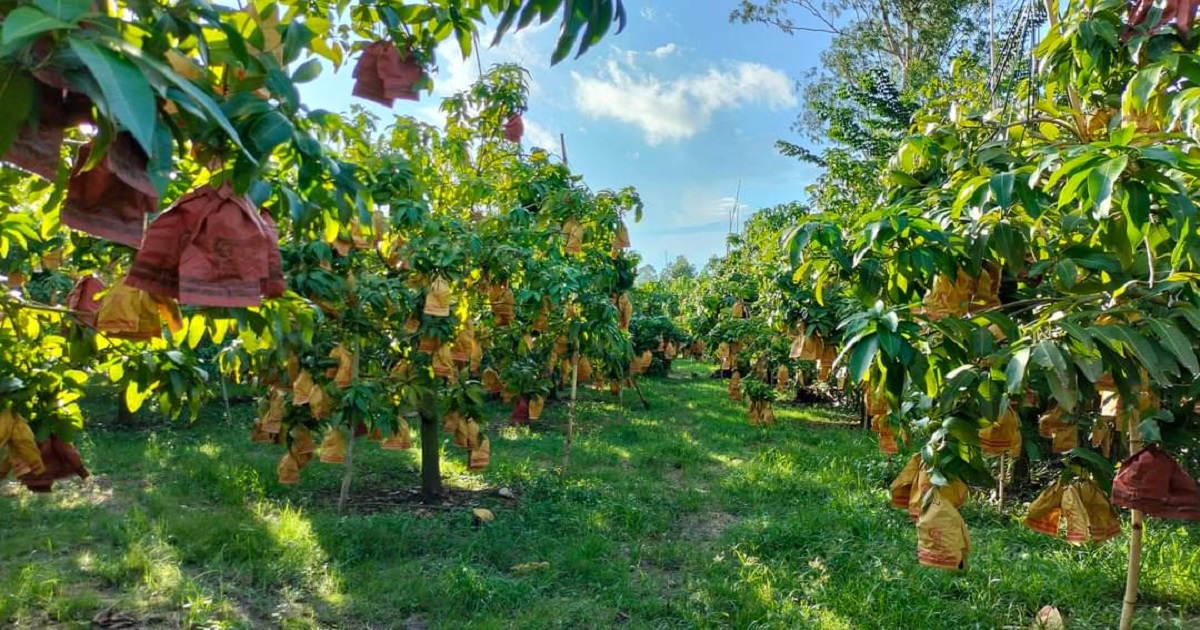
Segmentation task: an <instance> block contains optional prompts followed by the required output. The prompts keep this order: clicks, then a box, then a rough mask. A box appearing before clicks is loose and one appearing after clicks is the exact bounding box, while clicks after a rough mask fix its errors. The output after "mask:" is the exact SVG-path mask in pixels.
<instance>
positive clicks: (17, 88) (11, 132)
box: [0, 66, 33, 155]
mask: <svg viewBox="0 0 1200 630" xmlns="http://www.w3.org/2000/svg"><path fill="white" fill-rule="evenodd" d="M0 103H4V111H5V113H4V116H0V155H3V154H4V152H5V151H8V147H10V146H12V143H13V140H16V138H17V135H18V134H19V133H21V128H22V127H24V126H25V121H26V119H28V118H29V113H30V112H31V111H33V77H31V76H29V74H27V73H26V72H25V71H24V70H21V69H20V68H18V67H17V66H0Z"/></svg>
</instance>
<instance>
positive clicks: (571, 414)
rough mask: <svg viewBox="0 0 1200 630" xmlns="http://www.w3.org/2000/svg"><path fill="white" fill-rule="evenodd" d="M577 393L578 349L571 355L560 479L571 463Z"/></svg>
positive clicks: (564, 477)
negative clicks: (568, 403) (568, 402)
mask: <svg viewBox="0 0 1200 630" xmlns="http://www.w3.org/2000/svg"><path fill="white" fill-rule="evenodd" d="M578 393H579V351H578V350H576V351H575V355H574V356H572V357H571V404H570V406H568V407H567V440H566V444H564V445H563V464H562V479H563V480H564V481H565V480H566V478H567V468H568V467H569V466H570V465H571V444H572V443H573V442H574V441H575V399H576V397H577V396H578Z"/></svg>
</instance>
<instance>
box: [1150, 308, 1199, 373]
mask: <svg viewBox="0 0 1200 630" xmlns="http://www.w3.org/2000/svg"><path fill="white" fill-rule="evenodd" d="M1147 326H1149V327H1150V330H1151V331H1153V332H1154V336H1156V337H1158V340H1159V341H1161V342H1162V345H1163V347H1164V348H1166V349H1167V351H1168V352H1170V353H1171V354H1172V355H1173V356H1174V357H1175V358H1176V359H1177V360H1178V361H1179V364H1180V365H1182V366H1183V367H1184V368H1186V369H1187V371H1189V372H1191V373H1192V374H1194V375H1200V360H1197V358H1196V351H1195V350H1194V349H1193V348H1192V344H1191V342H1190V341H1188V338H1187V335H1184V334H1183V331H1181V330H1179V327H1178V326H1176V325H1175V324H1173V323H1171V322H1170V321H1169V320H1165V319H1152V320H1150V321H1149V322H1148V324H1147Z"/></svg>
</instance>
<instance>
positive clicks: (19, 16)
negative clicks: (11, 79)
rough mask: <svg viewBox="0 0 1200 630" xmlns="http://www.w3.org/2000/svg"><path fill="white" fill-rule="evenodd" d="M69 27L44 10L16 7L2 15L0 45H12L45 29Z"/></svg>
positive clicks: (52, 29) (56, 29) (53, 29)
mask: <svg viewBox="0 0 1200 630" xmlns="http://www.w3.org/2000/svg"><path fill="white" fill-rule="evenodd" d="M68 28H71V25H70V24H68V23H66V22H64V21H62V20H60V19H58V18H56V17H53V16H51V15H47V14H46V12H44V11H42V10H40V9H35V8H33V7H17V8H16V9H13V10H12V12H11V13H9V14H8V15H6V16H4V26H3V28H0V45H3V46H4V47H8V46H13V45H15V44H18V43H20V42H22V41H23V40H25V39H28V38H30V37H34V36H37V35H41V34H42V33H45V32H47V31H58V30H63V29H68Z"/></svg>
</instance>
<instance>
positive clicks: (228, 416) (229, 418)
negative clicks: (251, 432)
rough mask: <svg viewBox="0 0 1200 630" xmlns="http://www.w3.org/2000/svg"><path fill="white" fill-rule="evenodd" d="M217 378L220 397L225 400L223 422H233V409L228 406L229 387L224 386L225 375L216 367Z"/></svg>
mask: <svg viewBox="0 0 1200 630" xmlns="http://www.w3.org/2000/svg"><path fill="white" fill-rule="evenodd" d="M217 378H219V379H221V398H223V399H224V400H225V423H226V424H233V411H232V410H231V409H230V407H229V389H228V388H226V387H225V375H224V374H222V373H221V370H220V368H218V369H217Z"/></svg>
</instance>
